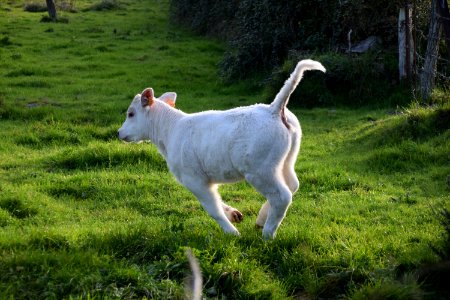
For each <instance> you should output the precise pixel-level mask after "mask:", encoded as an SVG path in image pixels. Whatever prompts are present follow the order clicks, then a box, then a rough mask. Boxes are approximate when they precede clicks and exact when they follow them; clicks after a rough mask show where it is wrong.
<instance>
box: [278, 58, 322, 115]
mask: <svg viewBox="0 0 450 300" xmlns="http://www.w3.org/2000/svg"><path fill="white" fill-rule="evenodd" d="M309 70H319V71H322V72H324V73H325V72H326V70H325V68H324V66H322V64H321V63H320V62H318V61H315V60H311V59H305V60H301V61H299V62H298V64H297V66H296V67H295V70H294V71H293V72H292V73H291V76H289V78H288V80H286V82H285V83H284V85H283V87H282V88H281V90H280V91H279V92H278V94H277V96H276V97H275V100H273V102H272V104H271V105H270V106H271V107H272V109H273V112H274V113H277V114H278V113H279V114H281V115H284V114H283V113H282V110H283V109H284V108H285V107H286V105H287V103H288V101H289V97H290V96H291V94H292V92H293V91H294V90H295V88H296V87H297V85H298V83H299V82H300V80H302V77H303V73H304V72H305V71H309Z"/></svg>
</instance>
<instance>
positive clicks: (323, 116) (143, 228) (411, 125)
mask: <svg viewBox="0 0 450 300" xmlns="http://www.w3.org/2000/svg"><path fill="white" fill-rule="evenodd" d="M104 2H105V1H104ZM110 2H111V3H113V4H114V3H117V2H114V1H110ZM67 3H69V4H71V5H72V8H74V9H75V10H76V12H68V11H60V16H61V17H62V18H63V19H65V20H67V21H68V22H66V23H44V22H40V20H41V18H42V16H43V15H45V13H30V12H25V11H24V9H23V7H24V2H23V1H19V0H8V1H4V0H1V2H0V118H1V119H0V298H1V299H43V298H48V299H62V298H66V299H67V298H72V299H78V298H87V299H94V298H96V299H99V298H111V299H116V298H125V299H129V298H143V297H147V298H155V299H166V298H172V299H180V298H183V297H184V285H185V284H184V282H185V277H186V275H187V274H188V271H189V267H188V262H187V258H186V256H185V254H184V253H185V249H186V247H190V248H192V249H193V251H194V254H195V255H196V256H197V258H198V259H199V261H200V265H201V268H202V271H203V277H204V290H203V293H204V297H208V298H219V299H286V298H293V299H318V298H322V299H324V298H328V299H330V298H339V299H341V298H348V299H436V298H437V299H445V298H446V297H448V294H445V292H446V291H445V289H448V287H446V286H444V289H442V286H440V285H439V284H438V283H439V282H438V280H437V281H433V280H428V279H429V278H434V277H433V276H434V275H435V274H434V273H432V272H428V273H426V272H425V271H424V270H430V268H432V267H433V266H436V265H439V264H441V265H442V264H444V263H442V262H440V261H441V259H442V257H439V256H438V255H437V254H436V251H433V250H432V248H433V247H434V248H440V247H444V248H445V247H446V245H445V244H444V243H445V242H446V238H445V236H443V234H444V229H443V228H442V226H441V224H440V223H439V218H438V217H437V215H438V211H439V209H441V208H442V207H444V208H447V209H448V208H450V201H449V196H450V190H449V187H448V185H447V180H448V179H447V176H448V175H450V152H449V149H450V131H449V120H450V117H449V111H450V107H449V105H448V104H445V105H443V106H441V107H434V108H420V107H417V106H413V105H412V106H411V107H408V108H402V109H401V108H379V109H357V110H356V109H348V108H329V109H313V110H295V111H294V112H295V113H296V115H297V116H298V117H299V119H300V122H301V123H302V127H303V132H304V139H303V143H302V149H301V152H300V157H299V160H298V162H297V165H296V170H297V173H298V175H299V179H300V183H301V187H300V190H299V192H298V193H297V194H296V195H295V198H294V202H293V204H292V206H291V208H290V210H289V212H288V215H287V217H286V218H285V220H284V222H283V224H282V226H281V227H280V230H279V231H278V235H277V238H276V239H275V240H274V241H268V242H266V241H263V240H262V238H261V232H260V231H259V230H258V229H256V228H255V227H254V222H255V219H256V215H257V213H258V211H259V207H260V206H261V205H262V203H263V201H264V199H263V198H262V196H260V195H259V194H258V193H257V192H256V191H254V190H253V189H252V188H251V187H250V186H249V185H248V184H246V183H238V184H234V185H227V186H223V187H221V189H220V191H221V193H222V195H223V198H224V200H225V201H226V202H228V203H230V205H232V206H234V207H236V208H238V209H239V210H240V211H241V212H242V213H243V214H244V216H245V219H244V222H243V223H241V224H238V225H237V227H238V229H239V230H240V232H241V234H242V236H241V237H239V238H236V237H233V236H227V235H224V234H223V233H222V231H221V229H220V228H219V226H218V225H217V224H216V223H215V222H214V221H213V220H212V219H211V218H210V217H209V216H208V215H207V214H206V212H204V211H203V209H202V208H201V206H200V204H199V202H198V201H197V200H196V199H195V198H194V196H193V195H191V194H190V193H189V192H188V191H187V190H186V189H184V188H183V187H182V186H180V185H179V184H178V183H177V182H176V181H175V179H174V178H173V177H172V175H171V174H170V173H168V170H167V167H166V164H165V162H164V160H163V159H162V157H161V156H160V155H159V154H158V153H157V150H156V148H155V147H154V146H153V145H151V144H149V143H142V144H125V143H122V142H120V141H118V140H117V139H116V132H117V129H118V128H119V127H120V125H121V123H122V122H123V120H124V118H125V111H126V109H127V107H128V105H129V103H130V101H131V100H132V97H133V96H134V95H135V94H137V93H139V92H140V91H142V89H143V88H145V87H148V86H151V87H153V88H154V89H155V92H156V94H157V95H159V94H162V93H163V92H166V91H175V92H177V93H178V99H177V106H178V108H180V109H181V110H183V111H186V112H195V111H200V110H206V109H225V108H231V107H235V106H239V105H247V104H253V103H256V102H258V101H260V99H261V95H262V87H261V86H260V85H258V84H257V83H255V82H254V81H252V80H248V81H245V82H241V83H239V84H234V85H224V84H223V83H221V81H220V80H219V78H218V77H217V63H218V61H219V60H220V58H221V55H222V54H223V50H224V46H223V45H222V44H221V43H220V42H217V41H212V40H208V39H205V38H201V37H198V36H195V35H192V34H190V33H188V32H186V31H183V30H181V29H179V28H178V27H176V26H174V25H173V24H172V23H171V22H170V20H169V18H168V7H169V5H168V2H167V1H162V0H161V1H157V0H155V1H150V0H137V1H131V0H121V1H120V2H118V3H120V7H118V8H117V7H116V9H112V10H95V9H92V5H94V4H98V3H97V2H95V1H89V0H77V1H68V2H67ZM113 8H114V6H113ZM306 76H307V75H306ZM299 88H302V86H301V84H300V86H299ZM447 265H448V262H447ZM447 272H448V269H447ZM423 274H428V275H429V276H424V275H423ZM446 295H447V296H446ZM439 297H440V298H439Z"/></svg>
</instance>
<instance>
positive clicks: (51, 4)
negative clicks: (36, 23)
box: [46, 0, 57, 22]
mask: <svg viewBox="0 0 450 300" xmlns="http://www.w3.org/2000/svg"><path fill="white" fill-rule="evenodd" d="M46 1H47V9H48V16H49V17H50V19H52V21H53V22H56V19H57V15H56V6H55V1H54V0H46Z"/></svg>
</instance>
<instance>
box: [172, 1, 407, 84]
mask: <svg viewBox="0 0 450 300" xmlns="http://www.w3.org/2000/svg"><path fill="white" fill-rule="evenodd" d="M318 2H319V3H318ZM171 3H172V4H171V11H172V15H173V17H174V18H175V19H176V20H178V22H180V23H181V24H184V25H187V26H188V27H190V28H191V29H193V30H194V31H196V32H198V33H201V34H214V35H216V36H218V37H220V38H222V39H224V40H226V41H227V42H228V47H227V49H228V50H227V52H226V54H225V57H224V59H223V60H222V62H221V64H220V69H221V71H220V73H221V75H222V76H223V78H224V79H226V80H229V81H235V80H239V79H242V78H245V77H247V76H248V75H250V74H251V73H253V72H258V71H270V70H272V68H273V66H279V65H281V64H282V63H283V61H284V59H285V58H286V57H287V55H288V52H289V51H290V50H297V51H298V50H310V51H311V50H320V51H328V50H330V49H339V48H341V47H343V46H344V45H346V44H347V33H348V31H349V30H350V29H352V32H353V34H352V40H353V41H354V42H356V41H360V40H362V39H365V38H367V37H368V36H371V35H376V36H379V37H380V38H381V40H382V41H383V43H384V44H385V45H391V44H395V43H396V40H397V35H396V31H397V15H398V7H399V2H398V1H388V0H383V1H368V0H348V1H338V0H319V1H317V0H314V1H313V0H307V1H293V0H283V1H279V0H256V1H255V0H233V1H226V0H219V1H214V2H213V3H211V1H207V0H197V1H196V0H172V2H171Z"/></svg>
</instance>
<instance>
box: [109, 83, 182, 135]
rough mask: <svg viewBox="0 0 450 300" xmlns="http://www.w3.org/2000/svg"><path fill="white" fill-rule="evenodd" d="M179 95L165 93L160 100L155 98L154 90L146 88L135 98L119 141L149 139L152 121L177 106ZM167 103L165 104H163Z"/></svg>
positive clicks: (120, 132)
mask: <svg viewBox="0 0 450 300" xmlns="http://www.w3.org/2000/svg"><path fill="white" fill-rule="evenodd" d="M176 98H177V94H176V93H173V92H169V93H164V94H163V95H161V96H160V97H159V98H156V97H155V96H154V92H153V89H152V88H146V89H145V90H144V91H142V93H141V94H137V95H136V96H134V99H133V101H131V104H130V106H129V107H128V110H127V118H126V119H125V122H124V123H123V124H122V127H120V129H119V130H118V132H117V134H118V136H119V139H121V140H123V141H126V142H138V141H142V140H146V139H149V137H148V132H149V130H150V129H151V128H150V126H152V119H153V118H155V116H156V114H158V113H160V111H161V110H163V109H164V108H163V107H162V106H164V105H166V104H167V105H169V106H171V107H174V106H175V100H176ZM163 103H165V104H163Z"/></svg>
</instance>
